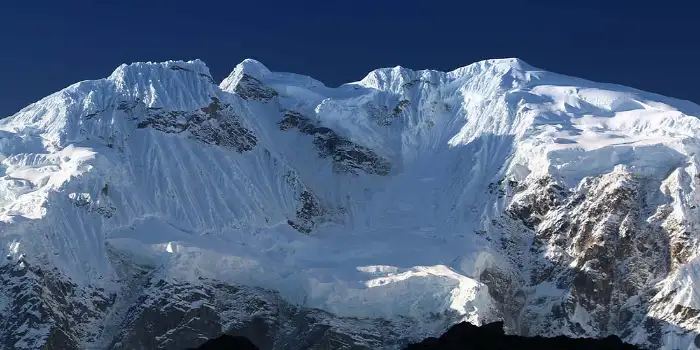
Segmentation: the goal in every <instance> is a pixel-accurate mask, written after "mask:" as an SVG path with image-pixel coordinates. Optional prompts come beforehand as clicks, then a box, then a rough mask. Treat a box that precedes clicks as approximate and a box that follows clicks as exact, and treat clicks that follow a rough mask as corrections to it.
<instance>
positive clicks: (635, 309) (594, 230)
mask: <svg viewBox="0 0 700 350" xmlns="http://www.w3.org/2000/svg"><path fill="white" fill-rule="evenodd" d="M501 188H502V189H501V190H500V191H501V193H503V194H504V195H506V196H507V197H508V198H511V202H510V204H509V206H508V207H507V209H506V213H507V214H506V215H507V217H506V218H504V219H503V221H504V222H507V221H508V220H510V218H512V219H515V220H516V221H518V222H520V223H521V226H520V227H517V226H516V227H514V228H510V232H511V233H512V234H514V236H517V234H515V232H516V231H517V230H526V231H527V230H532V231H534V237H533V239H532V243H531V246H530V251H529V254H528V256H529V257H528V258H526V261H524V262H523V263H524V264H525V266H530V272H529V276H530V280H529V281H523V282H520V283H518V282H515V281H512V280H505V281H495V282H494V281H493V279H492V278H489V277H488V275H482V280H483V281H484V282H485V283H486V284H488V285H489V286H493V287H494V288H498V289H499V290H504V289H508V288H511V289H513V288H515V287H508V286H513V285H516V286H517V285H518V284H521V285H524V288H525V290H529V291H530V292H529V293H532V295H533V296H532V297H528V298H527V301H526V302H525V304H524V305H522V306H521V307H522V308H520V307H518V308H514V309H511V310H512V311H511V312H513V313H514V314H515V315H516V316H515V317H516V318H517V319H518V321H517V324H516V325H515V326H514V328H515V329H517V330H518V332H519V333H522V334H525V335H528V334H529V335H536V334H543V335H547V336H554V335H557V334H561V332H562V330H564V334H571V335H574V336H577V337H594V336H597V335H600V334H604V335H605V334H618V335H621V336H622V337H623V338H627V337H630V336H631V335H632V334H633V333H634V330H635V328H638V327H642V328H644V329H645V330H646V333H647V336H646V338H645V339H644V340H643V341H641V343H642V344H645V346H648V347H649V348H659V347H661V346H662V343H661V341H662V340H661V339H662V338H663V336H664V335H665V334H668V333H669V332H675V331H674V330H669V329H667V328H666V326H665V325H664V323H663V322H660V321H659V320H657V319H654V318H653V317H648V316H647V317H642V316H640V315H644V314H647V313H649V310H650V309H653V308H655V307H658V305H659V303H663V302H662V301H661V300H659V299H658V298H659V296H658V293H659V290H658V286H656V285H655V281H658V280H660V279H663V278H664V277H666V276H667V275H668V274H669V273H672V269H673V267H672V266H673V261H672V258H673V256H674V255H673V254H671V253H670V251H669V247H672V245H671V244H670V240H671V238H670V237H672V236H673V233H672V232H674V231H675V232H678V231H681V232H683V231H684V230H687V228H684V226H683V225H681V224H680V223H679V222H678V221H677V220H675V219H674V218H673V216H674V215H673V214H672V210H671V207H670V205H671V203H672V201H673V199H672V198H671V197H669V196H667V195H666V194H665V193H664V186H663V185H662V183H661V180H659V179H654V178H649V177H644V176H640V175H633V174H631V173H629V172H628V171H626V170H624V169H618V170H615V171H613V172H611V173H608V174H605V175H602V176H600V177H596V178H585V179H584V180H582V181H581V183H580V184H579V186H578V187H577V188H575V189H573V190H571V191H569V190H565V189H564V188H563V186H562V185H560V184H557V183H556V182H555V181H553V180H552V179H550V178H543V179H540V180H538V181H535V182H533V183H530V184H529V185H523V184H520V185H516V184H513V185H512V186H508V185H503V184H501ZM685 227H687V226H685ZM684 236H686V235H683V234H680V235H677V236H676V237H684ZM680 240H682V238H680ZM684 249H688V248H684ZM506 250H507V248H506ZM538 288H552V289H553V291H552V292H550V293H548V294H549V296H545V295H542V294H541V293H539V294H540V295H538V293H537V292H536V291H537V290H538ZM554 291H556V292H554ZM529 293H528V294H529ZM666 302H668V301H666ZM674 314H676V315H678V317H679V319H680V320H682V321H681V322H679V323H685V324H689V323H690V324H693V327H694V326H695V325H697V317H696V316H697V314H698V313H697V312H694V310H685V309H684V308H683V307H680V306H678V305H676V309H675V310H674ZM584 315H585V316H584ZM637 341H639V339H637Z"/></svg>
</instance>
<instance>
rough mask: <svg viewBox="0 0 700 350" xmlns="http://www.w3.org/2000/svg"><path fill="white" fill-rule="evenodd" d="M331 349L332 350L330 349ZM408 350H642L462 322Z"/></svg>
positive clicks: (223, 346)
mask: <svg viewBox="0 0 700 350" xmlns="http://www.w3.org/2000/svg"><path fill="white" fill-rule="evenodd" d="M197 349H200V350H214V349H216V350H228V349H237V350H238V349H241V350H247V349H259V348H258V347H257V346H255V345H254V344H253V343H252V342H251V341H250V340H248V339H247V338H245V337H241V336H231V335H228V334H224V335H221V336H220V337H218V338H216V339H212V340H209V341H207V342H206V343H204V344H203V345H202V346H200V347H199V348H197ZM329 349H330V348H329ZM404 349H405V350H419V349H488V350H501V349H518V350H521V349H567V350H594V349H600V350H613V349H625V350H626V349H629V350H635V349H640V348H639V347H636V346H634V345H629V344H625V343H623V342H622V340H620V338H618V337H617V336H614V335H613V336H609V337H606V338H603V339H591V338H568V337H564V336H558V337H554V338H545V337H522V336H519V335H506V334H505V333H504V332H503V322H493V323H489V324H486V325H483V326H481V327H477V326H474V325H472V324H470V323H468V322H462V323H459V324H456V325H454V326H452V327H451V328H450V329H449V330H448V331H447V332H445V334H443V335H441V336H440V337H439V338H432V337H431V338H426V339H424V340H423V341H421V342H419V343H415V344H410V345H408V346H407V347H405V348H404Z"/></svg>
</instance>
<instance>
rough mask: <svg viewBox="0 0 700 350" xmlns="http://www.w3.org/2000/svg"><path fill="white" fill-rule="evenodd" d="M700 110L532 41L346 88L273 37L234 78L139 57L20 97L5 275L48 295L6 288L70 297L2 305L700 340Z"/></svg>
mask: <svg viewBox="0 0 700 350" xmlns="http://www.w3.org/2000/svg"><path fill="white" fill-rule="evenodd" d="M698 115H700V107H698V106H696V105H693V104H686V103H683V101H679V100H674V99H670V98H666V97H662V96H659V95H654V94H651V93H646V92H643V91H639V90H634V89H630V88H624V87H619V86H614V85H609V84H597V83H594V82H590V81H586V80H582V79H578V78H571V77H566V76H562V75H558V74H554V73H549V72H546V71H543V70H540V69H537V68H534V67H532V66H529V65H528V64H526V63H525V62H523V61H521V60H518V59H497V60H486V61H480V62H477V63H474V64H472V65H468V66H465V67H461V68H458V69H456V70H453V71H451V72H446V73H445V72H437V71H431V70H422V71H412V70H408V69H404V68H401V67H394V68H384V69H378V70H375V71H372V72H370V73H369V74H368V75H367V76H366V77H365V78H363V79H361V80H360V81H357V82H353V83H348V84H344V85H341V86H339V87H336V88H329V87H326V86H325V85H323V84H322V83H321V82H318V81H316V80H314V79H313V78H309V77H304V76H300V75H296V74H291V73H278V72H272V71H270V70H269V69H267V68H266V67H265V66H264V65H262V63H260V62H257V61H255V60H252V59H248V60H244V61H243V62H241V64H239V65H237V66H236V68H235V69H234V70H233V72H232V73H231V74H230V75H229V76H228V77H227V78H225V79H224V80H223V81H222V82H221V84H220V85H219V86H217V85H216V84H215V82H214V80H213V79H212V77H211V75H210V73H209V69H208V68H207V67H206V65H205V64H204V62H202V61H200V60H194V61H188V62H183V61H167V62H163V63H135V64H131V65H122V66H120V67H118V68H117V69H116V70H115V71H114V72H113V73H112V74H111V75H110V76H109V77H108V78H106V79H101V80H94V81H83V82H79V83H76V84H73V85H71V86H69V87H68V88H66V89H64V90H61V91H59V92H57V93H55V94H52V95H50V96H47V97H46V98H44V99H42V100H40V101H38V102H36V103H34V104H32V105H30V106H28V107H26V108H24V109H22V110H21V111H20V112H18V113H17V114H15V115H14V116H11V117H9V118H5V119H2V120H0V132H1V133H2V135H3V140H4V141H3V142H2V143H0V154H1V155H2V177H1V178H0V221H1V223H0V234H1V236H0V240H2V243H3V244H2V245H0V247H1V248H0V249H1V250H2V253H3V254H4V255H6V256H7V259H6V260H5V261H4V262H3V266H4V268H5V270H4V271H5V274H6V277H4V278H6V279H7V281H12V282H11V283H9V282H8V286H9V285H15V286H20V285H25V286H27V287H26V289H28V290H32V291H34V292H32V293H35V294H36V295H34V294H32V295H34V296H33V297H32V298H34V299H33V300H36V302H35V303H33V304H31V305H29V304H28V305H27V306H22V305H20V304H19V303H17V301H18V300H21V298H22V297H21V295H20V294H18V292H17V290H15V289H12V288H10V287H6V288H5V290H3V291H2V293H3V294H2V295H6V297H5V298H4V299H5V300H6V303H5V304H4V305H5V306H4V307H3V308H0V309H2V310H3V312H5V313H7V315H10V314H9V313H8V312H10V310H14V309H13V308H22V307H25V308H37V309H36V310H44V311H41V312H44V313H46V315H50V316H46V317H48V318H46V317H45V318H44V319H47V320H48V321H41V322H39V321H36V320H35V321H32V322H34V323H36V326H33V327H32V328H31V329H30V328H27V329H26V332H25V333H23V332H14V330H15V328H16V327H17V324H22V323H27V322H29V321H27V320H25V319H14V320H13V319H12V318H8V320H10V321H6V323H3V324H0V329H5V330H6V331H12V332H13V333H16V335H15V336H14V337H16V338H11V337H8V339H7V340H5V343H6V344H7V346H8V347H9V348H12V347H16V348H22V347H21V346H19V345H17V344H20V345H21V344H25V345H23V346H25V347H29V348H31V347H33V346H35V345H37V344H47V343H46V342H47V341H49V342H50V340H46V339H57V338H55V337H56V336H54V335H53V334H59V333H60V334H63V335H62V336H61V338H60V339H62V340H61V342H62V343H61V344H70V345H62V346H68V348H71V347H73V348H105V349H107V348H109V349H118V348H122V347H128V348H154V347H166V346H173V344H175V343H177V344H179V345H178V346H183V347H187V346H196V345H197V344H188V343H186V339H187V338H188V337H189V338H192V339H196V338H197V337H200V338H210V337H211V336H212V335H215V334H219V333H220V332H221V331H224V332H233V333H236V332H239V333H242V335H245V336H250V335H251V334H257V333H255V332H254V331H253V330H257V332H258V333H259V332H263V333H266V334H268V333H269V334H276V336H275V337H272V338H269V339H275V340H274V341H273V342H272V343H270V344H268V343H266V344H267V345H265V346H260V345H259V344H256V345H258V346H259V347H262V348H287V347H289V346H291V345H290V343H288V341H290V339H292V338H293V336H291V335H290V334H294V333H295V332H296V333H299V334H304V336H305V337H307V338H305V339H306V340H307V341H308V342H310V343H309V344H311V343H314V342H323V341H331V340H330V338H328V337H331V338H332V339H335V340H333V341H340V342H341V343H343V344H346V345H348V346H351V345H353V344H354V345H358V344H362V346H367V347H369V348H377V347H388V348H392V347H400V346H401V345H405V344H407V343H408V342H410V341H414V340H417V339H420V338H425V337H428V336H431V335H436V334H438V333H439V332H442V331H444V330H445V329H446V328H447V327H449V325H451V324H453V323H458V322H460V321H469V322H471V323H473V324H477V325H479V324H483V323H485V322H490V321H495V320H497V319H502V320H504V321H505V324H506V329H507V331H508V332H516V333H521V334H525V335H528V334H531V335H532V334H541V335H555V334H563V335H568V336H576V337H579V336H585V337H602V336H606V335H610V334H617V335H620V336H621V337H622V338H623V339H625V341H628V342H633V343H635V344H639V345H644V346H645V347H651V348H657V347H662V346H674V347H677V348H682V347H687V348H690V347H691V346H692V336H691V335H692V332H697V331H698V320H697V316H698V314H700V313H698V312H696V311H697V310H700V298H696V297H695V296H694V295H695V292H694V283H695V282H694V281H695V280H696V278H695V276H696V274H695V273H694V266H695V263H696V262H695V257H696V255H697V249H696V244H695V243H696V242H697V240H698V237H697V236H696V235H695V234H694V232H695V231H694V228H695V227H696V225H697V224H696V220H697V218H698V217H700V216H698V215H700V213H697V211H696V208H697V205H696V202H700V197H698V196H697V193H696V191H695V188H696V186H697V185H698V184H700V182H699V181H700V180H699V178H698V177H697V176H696V174H697V164H698V161H699V160H698V159H696V157H697V156H696V155H697V150H700V143H698V141H697V137H698V135H700V121H698V120H697V116H698ZM698 204H700V203H698ZM47 279H48V280H50V281H51V282H50V283H48V284H49V285H59V286H62V287H60V288H53V287H51V288H49V287H46V283H47V282H46V281H47ZM605 281H608V282H605ZM606 283H608V284H609V285H606ZM47 288H48V289H47ZM256 288H258V289H256ZM270 293H271V294H270ZM599 294H601V295H599ZM89 295H99V296H100V297H99V298H97V299H95V300H102V301H100V302H96V301H95V300H92V299H90V297H88V296H89ZM227 299H235V300H242V301H243V302H242V304H248V303H250V304H251V305H258V304H260V303H262V304H263V305H267V306H266V307H270V308H271V309H269V310H268V309H266V308H263V309H264V310H266V311H265V312H259V311H253V310H258V309H259V308H257V309H256V308H255V307H252V306H251V307H249V308H248V309H245V308H241V307H235V306H234V305H231V304H230V303H228V302H227V301H226V300H227ZM56 300H63V301H61V302H66V303H75V305H81V306H80V307H77V306H76V310H77V309H80V310H83V309H84V310H89V312H81V313H74V312H72V311H68V310H66V309H64V308H61V307H60V303H61V302H58V304H57V302H56ZM68 300H71V301H68ZM13 305H14V306H13ZM49 306H50V307H49ZM27 310H29V309H27ZM32 310H33V309H32ZM187 310H189V311H187ZM232 310H236V311H235V312H234V311H232ZM275 310H277V311H275ZM32 312H40V311H32ZM16 313H17V312H16V311H15V312H13V314H16ZM87 314H89V316H86V315H87ZM260 315H263V316H260ZM295 315H296V316H295ZM8 317H9V316H8ZM158 317H161V318H162V317H168V318H174V319H181V320H182V321H181V322H182V323H181V324H172V325H169V326H168V327H170V328H162V329H161V327H160V326H156V324H155V323H156V320H157V319H158ZM56 320H61V321H60V322H59V321H56ZM204 321H206V322H204ZM37 322H38V323H37ZM42 322H43V323H42ZM202 322H204V323H202ZM39 324H41V325H42V326H39ZM69 324H83V325H85V327H87V328H86V329H87V331H86V332H82V333H81V332H77V331H76V330H75V329H71V327H70V326H68V325H69ZM88 324H89V325H88ZM263 325H264V326H263ZM324 329H325V330H324ZM59 330H60V332H59ZM263 330H264V331H263ZM56 332H59V333H56ZM144 332H145V333H144ZM148 332H151V333H148ZM191 332H195V333H197V334H198V335H197V336H195V337H194V338H193V337H192V334H191ZM250 332H254V333H250ZM289 332H291V333H289ZM319 334H321V335H319ZM258 335H259V334H258ZM51 337H54V338H51ZM120 338H121V339H123V340H122V341H118V339H120ZM249 338H250V337H249ZM149 339H150V340H149ZM152 339H156V340H152ZM251 339H253V338H251ZM339 339H340V340H339ZM53 341H54V342H56V341H58V340H53ZM154 341H155V343H154ZM261 341H262V340H261ZM42 342H43V343H42ZM54 344H57V343H54ZM671 344H673V345H671ZM37 346H38V345H37ZM358 346H359V345H358Z"/></svg>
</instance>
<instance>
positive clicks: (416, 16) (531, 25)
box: [0, 0, 700, 116]
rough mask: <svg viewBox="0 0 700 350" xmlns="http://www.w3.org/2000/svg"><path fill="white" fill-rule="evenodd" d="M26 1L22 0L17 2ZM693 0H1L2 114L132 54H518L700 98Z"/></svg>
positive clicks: (317, 68)
mask: <svg viewBox="0 0 700 350" xmlns="http://www.w3.org/2000/svg"><path fill="white" fill-rule="evenodd" d="M8 3H15V2H8ZM698 6H700V5H693V4H692V2H691V1H684V2H678V3H674V1H660V2H648V1H627V0H616V1H615V0H609V1H602V0H589V1H575V2H574V1H536V0H531V1H522V0H521V1H514V0H502V1H451V2H447V1H438V0H433V1H413V0H410V1H389V0H385V1H380V0H374V1H365V0H353V1H344V2H341V1H330V0H328V1H316V0H309V1H299V2H291V1H290V2H281V1H279V2H278V1H220V2H213V1H205V0H200V1H178V0H174V1H156V0H152V1H132V0H122V1H100V2H99V3H98V2H91V1H79V0H75V1H68V2H54V1H48V0H41V1H35V2H30V1H24V2H16V3H15V4H12V5H8V4H3V5H1V7H0V33H2V34H0V48H2V51H1V52H0V67H1V70H0V76H1V77H2V78H0V116H4V115H9V114H12V113H14V112H16V111H17V110H19V109H20V108H22V107H24V106H25V105H27V104H29V103H31V102H34V101H36V100H38V99H40V98H41V97H43V96H45V95H47V94H50V93H52V92H54V91H57V90H59V89H61V88H63V87H65V86H67V85H70V84H71V83H73V82H76V81H80V80H85V79H97V78H102V77H106V76H107V75H109V74H110V73H111V72H112V71H113V70H114V68H116V67H117V66H118V65H119V64H121V63H128V62H133V61H162V60H167V59H193V58H200V59H202V60H204V61H205V62H206V63H207V65H208V66H209V68H210V70H211V71H212V73H213V75H214V76H215V78H216V79H217V80H220V79H221V78H223V77H225V76H226V75H227V74H228V73H229V72H230V71H231V70H232V69H233V67H234V66H235V65H236V64H237V63H238V62H240V61H241V60H243V59H244V58H247V57H251V58H255V59H258V60H260V61H261V62H263V63H264V64H265V65H267V66H268V67H269V68H270V69H272V70H278V71H290V72H295V73H301V74H307V75H311V76H313V77H315V78H317V79H319V80H321V81H323V82H325V83H326V84H327V85H331V86H334V85H339V84H341V83H344V82H349V81H355V80H359V79H360V78H362V77H363V76H364V75H365V74H366V73H367V72H368V71H370V70H372V69H374V68H379V67H388V66H396V65H401V66H405V67H408V68H414V69H422V68H433V69H440V70H451V69H454V68H456V67H459V66H463V65H466V64H469V63H471V62H474V61H477V60H481V59H485V58H499V57H520V58H522V59H524V60H525V61H527V62H528V63H530V64H532V65H534V66H537V67H540V68H543V69H546V70H550V71H555V72H559V73H564V74H568V75H574V76H579V77H582V78H587V79H591V80H596V81H603V82H612V83H619V84H624V85H628V86H632V87H636V88H639V89H643V90H648V91H652V92H657V93H661V94H664V95H669V96H672V97H677V98H682V99H688V100H692V101H694V102H696V103H698V102H700V89H698V85H699V84H700V70H698V69H697V68H696V66H697V64H698V62H700V45H699V44H698V42H700V39H698V38H700V25H698V23H697V20H696V18H697V16H698V13H699V11H700V9H698V8H697V7H698Z"/></svg>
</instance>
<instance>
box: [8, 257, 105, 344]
mask: <svg viewBox="0 0 700 350" xmlns="http://www.w3.org/2000/svg"><path fill="white" fill-rule="evenodd" d="M0 296H2V297H3V300H7V301H9V304H5V305H0V346H1V347H2V348H3V349H66V350H70V349H76V350H78V349H83V348H84V347H83V344H82V342H83V341H85V340H87V341H94V340H96V339H98V338H99V337H100V336H101V334H100V332H101V331H102V329H103V327H101V326H100V320H102V319H103V318H104V317H105V316H106V314H107V312H108V311H109V308H110V307H111V306H112V304H113V303H114V298H115V296H114V295H113V294H110V293H107V292H105V291H104V290H102V289H92V290H85V289H81V288H78V287H77V286H76V285H75V284H74V283H72V282H70V281H66V280H65V278H62V276H60V274H58V273H56V272H55V271H45V270H44V269H42V268H40V267H37V266H32V265H29V264H28V263H27V262H26V261H23V260H21V261H20V262H19V263H16V262H10V263H8V264H5V265H2V266H0ZM93 325H94V327H93ZM86 326H87V327H86Z"/></svg>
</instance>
